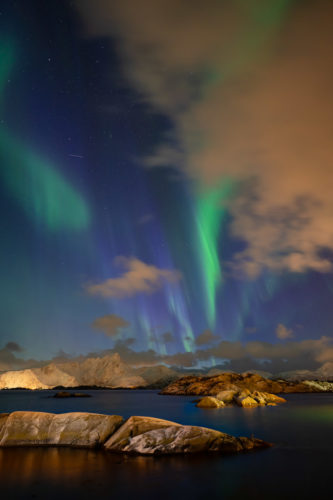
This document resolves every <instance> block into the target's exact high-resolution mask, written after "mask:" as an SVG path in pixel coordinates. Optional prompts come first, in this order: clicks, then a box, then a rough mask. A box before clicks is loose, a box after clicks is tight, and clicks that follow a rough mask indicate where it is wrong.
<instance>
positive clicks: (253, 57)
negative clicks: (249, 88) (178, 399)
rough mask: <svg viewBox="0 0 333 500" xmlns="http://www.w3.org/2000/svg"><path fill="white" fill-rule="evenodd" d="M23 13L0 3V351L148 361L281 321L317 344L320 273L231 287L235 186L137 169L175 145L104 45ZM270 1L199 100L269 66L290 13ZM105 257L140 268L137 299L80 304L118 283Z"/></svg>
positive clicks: (117, 56) (282, 0) (56, 21)
mask: <svg viewBox="0 0 333 500" xmlns="http://www.w3.org/2000/svg"><path fill="white" fill-rule="evenodd" d="M29 3H30V5H29V6H27V2H23V0H22V1H21V0H20V1H18V2H17V3H16V4H15V3H14V2H8V5H7V6H6V8H4V9H3V15H2V18H3V22H4V23H5V24H4V25H5V26H6V30H5V33H4V35H3V38H2V40H0V114H1V116H0V162H1V164H0V168H1V170H0V180H1V198H0V210H1V214H2V217H1V227H0V229H1V248H0V257H1V286H0V302H1V309H2V322H3V324H2V333H1V341H2V342H3V343H4V344H5V343H7V342H10V341H15V342H19V343H20V344H21V345H22V346H23V347H24V348H25V352H24V356H26V357H29V356H31V357H36V358H38V357H40V358H45V357H52V356H53V355H55V354H56V353H57V352H58V351H59V350H64V351H66V352H69V353H71V354H78V353H87V352H98V351H101V350H103V349H108V348H111V347H113V346H114V344H115V342H117V341H120V342H123V343H125V342H126V341H127V342H129V344H128V345H130V346H131V348H132V349H134V350H137V351H147V350H149V349H152V350H154V351H156V352H157V353H158V354H160V355H168V354H174V353H178V352H184V353H189V352H193V351H195V349H196V348H197V347H196V343H195V342H196V338H197V337H198V336H199V335H200V334H201V333H202V332H203V331H205V330H207V329H209V330H211V331H212V333H213V334H214V335H215V336H216V337H217V338H219V339H221V340H230V341H237V340H240V341H244V342H245V341H247V340H249V339H250V340H258V341H269V342H276V341H277V339H276V334H275V330H276V326H277V325H278V324H279V323H282V324H284V325H286V327H287V328H290V329H292V331H293V334H294V335H295V337H296V339H297V336H299V338H302V339H303V338H319V337H320V336H321V335H325V334H328V333H329V332H328V329H329V328H330V325H331V323H332V320H333V312H332V311H331V308H330V307H327V305H328V304H330V301H331V297H332V290H333V287H332V280H331V276H330V275H325V274H320V273H316V272H315V271H309V272H304V273H299V274H295V273H291V272H285V273H280V272H276V273H275V272H273V271H272V270H267V269H264V270H263V272H262V273H261V274H260V275H258V276H256V277H255V279H248V278H247V277H244V276H235V275H234V274H233V273H232V267H231V266H230V262H231V261H232V259H233V256H234V255H235V254H237V252H240V251H242V250H243V248H244V245H245V243H244V241H242V240H241V238H239V237H237V238H236V237H235V235H234V234H233V232H232V229H231V222H232V218H233V214H232V213H231V212H230V210H229V203H230V201H231V200H232V199H233V197H234V196H236V195H238V194H239V193H240V192H241V190H242V189H244V186H243V185H242V184H241V183H240V182H239V178H238V177H237V176H236V175H235V177H233V175H228V176H224V177H221V178H220V179H219V180H218V182H216V183H206V182H204V180H203V179H200V178H196V179H194V178H193V177H192V176H191V175H187V173H186V166H185V165H183V164H178V163H179V162H181V160H178V159H176V160H175V163H174V164H169V165H167V166H165V167H163V166H162V167H161V166H160V167H156V168H147V167H146V166H145V165H144V160H143V159H144V158H145V157H147V156H149V155H150V154H152V152H154V150H156V148H157V147H158V145H159V144H160V143H161V142H163V140H164V139H165V137H167V138H168V140H169V141H171V142H172V141H174V142H175V143H176V142H177V140H176V139H175V134H176V132H175V128H176V127H175V125H174V124H173V123H172V120H171V118H170V116H169V115H168V113H167V112H165V113H163V110H162V107H161V108H159V109H157V108H156V109H153V107H152V103H151V102H148V98H147V96H144V97H143V95H142V94H141V93H140V88H139V85H138V88H135V85H134V84H133V81H129V80H128V79H126V75H125V74H124V73H123V71H122V70H123V65H124V61H123V59H122V57H123V52H122V51H120V50H118V45H117V43H116V41H115V40H113V39H112V38H111V37H107V36H98V35H96V36H91V37H87V36H86V33H85V32H84V29H83V21H82V19H81V17H80V14H79V12H78V9H76V8H73V7H72V6H71V5H70V2H60V3H59V5H53V6H52V7H51V6H50V7H49V8H46V7H45V6H44V5H43V2H42V1H41V0H40V1H38V0H34V1H33V2H29ZM238 3H239V8H240V9H244V8H246V2H245V0H243V1H239V2H238ZM259 4H260V2H259ZM259 4H258V5H259ZM269 4H270V2H267V5H266V7H265V9H262V8H260V5H261V4H260V5H259V7H258V6H257V7H256V2H254V5H255V7H254V8H253V9H252V10H251V9H250V10H249V13H250V16H249V21H248V22H247V23H245V25H246V26H245V28H246V29H245V28H244V29H243V31H242V32H241V33H240V34H238V37H237V38H236V39H235V40H233V45H232V50H231V54H232V58H230V60H228V61H227V62H225V61H223V64H222V63H221V66H220V67H215V68H208V70H207V72H206V74H205V75H204V76H203V77H202V80H203V82H202V86H201V87H200V92H198V94H200V98H199V102H200V99H201V100H202V102H205V99H206V98H207V99H208V97H207V95H208V94H209V92H211V91H212V89H213V88H214V87H215V86H218V85H222V84H224V82H225V81H226V82H227V83H226V85H227V84H228V85H229V84H230V83H228V82H229V79H231V82H232V81H233V80H232V78H233V77H234V75H238V73H239V72H240V71H241V70H242V71H244V72H245V73H244V74H245V75H246V71H247V68H248V67H251V66H252V65H253V64H265V63H266V61H268V60H269V58H270V51H271V50H273V49H272V47H274V41H275V38H276V36H277V34H278V33H280V32H281V30H282V31H283V28H284V25H285V24H284V23H285V22H287V21H286V20H287V19H288V15H289V14H290V12H291V9H292V7H293V5H294V2H292V1H286V0H279V1H274V2H273V3H272V4H271V5H269ZM18 6H19V7H18ZM5 35H6V36H5ZM190 77H191V78H192V75H190ZM184 107H185V106H184ZM221 120H222V121H223V114H221ZM224 126H226V127H227V126H228V124H226V125H224ZM170 138H171V139H170ZM199 142H200V141H199ZM203 142H204V141H203ZM198 151H200V144H199V145H198ZM119 256H122V257H125V258H126V259H138V261H140V262H142V263H145V264H147V266H152V270H151V272H152V273H153V275H152V276H150V274H149V272H150V270H149V269H145V268H143V269H142V272H143V273H144V272H146V273H148V274H147V276H148V278H147V277H146V275H145V276H144V278H143V281H144V280H146V279H148V281H149V280H150V281H149V283H150V284H149V287H146V288H144V286H143V285H142V278H141V276H138V274H139V272H137V274H136V271H135V272H133V276H132V275H130V276H129V282H130V283H134V282H135V286H137V292H136V293H128V292H127V291H126V292H124V293H123V295H121V294H120V293H119V296H117V294H116V293H115V294H113V295H112V294H110V295H109V296H107V295H106V294H104V295H103V294H89V293H87V292H86V290H87V287H89V285H91V284H103V283H105V282H106V281H107V280H109V279H113V280H116V279H117V278H119V277H120V276H123V274H124V273H125V272H126V270H125V271H124V269H122V268H121V267H120V268H119V267H118V266H117V264H116V262H117V261H116V260H115V259H116V258H117V257H119ZM154 269H156V270H163V272H164V274H163V272H162V273H161V274H160V275H159V274H158V272H157V271H156V275H155V274H154V272H155V271H154ZM140 272H141V271H140ZM167 272H174V273H176V272H177V273H179V276H180V278H179V279H175V280H172V279H171V278H170V279H169V277H170V276H169V275H168V274H167ZM140 279H141V281H140ZM130 280H132V281H130ZM134 280H136V281H134ZM117 283H118V282H117ZM118 285H119V283H118V284H117V286H118ZM120 286H123V285H119V287H120ZM124 286H125V285H124ZM126 286H127V285H126ZM140 287H141V288H140ZM147 288H148V291H147ZM126 290H127V289H126ZM309 302H310V303H311V308H309V307H308V305H307V304H309ZM112 314H116V315H118V316H120V317H121V318H123V319H124V322H125V323H126V324H127V323H128V325H129V326H126V327H124V328H122V329H120V330H119V332H118V333H117V335H115V336H113V337H112V335H103V333H100V332H96V331H94V329H93V328H92V326H91V325H92V323H93V322H94V321H95V320H96V319H97V318H99V317H102V316H105V315H112ZM125 323H124V324H125ZM167 332H169V333H170V338H169V337H168V336H166V335H165V334H166V333H167ZM131 339H133V340H131ZM0 347H1V346H0ZM211 362H212V364H214V363H215V361H214V359H212V360H211Z"/></svg>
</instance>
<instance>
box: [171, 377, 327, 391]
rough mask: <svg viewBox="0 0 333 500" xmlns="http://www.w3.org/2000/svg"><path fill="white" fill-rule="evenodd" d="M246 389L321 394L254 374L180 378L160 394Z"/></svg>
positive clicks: (299, 384) (308, 387)
mask: <svg viewBox="0 0 333 500" xmlns="http://www.w3.org/2000/svg"><path fill="white" fill-rule="evenodd" d="M242 389H247V390H248V391H249V392H250V393H252V392H254V391H259V392H268V393H271V394H272V393H273V394H278V393H292V392H322V389H321V388H319V387H318V386H314V385H310V384H305V383H304V382H291V381H286V380H270V379H266V378H264V377H261V376H260V375H258V374H256V373H244V374H238V373H223V374H220V375H215V376H213V377H198V376H187V377H182V378H180V379H178V380H176V381H174V382H172V383H171V384H170V385H168V386H167V387H166V388H165V389H163V390H162V392H161V394H181V395H196V396H216V395H217V394H219V393H220V392H224V391H240V390H242Z"/></svg>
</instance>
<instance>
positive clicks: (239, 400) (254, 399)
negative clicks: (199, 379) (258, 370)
mask: <svg viewBox="0 0 333 500" xmlns="http://www.w3.org/2000/svg"><path fill="white" fill-rule="evenodd" d="M285 402H286V400H285V399H284V398H281V397H279V396H276V395H275V394H270V393H268V392H259V391H254V392H252V393H251V392H250V391H249V390H248V389H240V390H238V391H236V390H227V391H222V392H219V393H218V394H217V395H216V397H213V396H205V397H203V398H202V399H201V400H200V401H199V402H198V403H197V405H196V406H197V407H198V408H222V407H224V406H226V405H232V404H237V405H238V406H242V407H244V408H253V407H255V406H267V405H269V406H275V405H277V404H278V403H285Z"/></svg>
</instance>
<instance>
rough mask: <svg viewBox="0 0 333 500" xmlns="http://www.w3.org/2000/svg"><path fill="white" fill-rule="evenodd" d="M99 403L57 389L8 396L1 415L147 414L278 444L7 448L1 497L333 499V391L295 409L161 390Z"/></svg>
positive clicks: (2, 455)
mask: <svg viewBox="0 0 333 500" xmlns="http://www.w3.org/2000/svg"><path fill="white" fill-rule="evenodd" d="M88 392H89V394H92V396H93V397H92V398H89V399H88V398H87V399H86V398H83V399H68V400H67V399H57V400H56V399H52V398H50V397H49V396H50V395H52V394H53V391H50V392H49V391H40V392H39V391H35V392H29V391H0V411H1V412H11V411H14V410H33V411H50V412H54V413H63V412H69V411H89V412H95V413H107V414H119V415H123V416H124V417H129V416H130V415H147V416H153V417H160V418H165V419H168V420H174V421H176V422H179V423H182V424H192V425H201V426H205V427H211V428H213V429H218V430H221V431H224V432H228V433H230V434H234V435H236V436H241V435H244V436H250V435H251V434H254V435H255V436H256V437H260V438H262V439H265V440H267V441H270V442H273V443H274V444H275V446H274V447H273V448H271V449H269V450H263V451H260V452H254V453H247V454H240V455H236V456H225V457H223V456H207V455H205V456H203V455H202V456H192V457H186V456H181V457H159V458H153V457H125V456H118V455H112V454H110V453H105V452H103V451H92V450H71V449H66V448H62V449H57V448H49V449H47V448H30V449H28V448H26V449H22V448H21V449H18V448H17V449H3V450H0V492H1V498H4V499H15V498H22V499H23V498H41V499H42V498H45V499H53V498H61V499H67V498H68V499H69V498H71V499H74V500H75V499H76V498H91V497H92V496H94V495H95V496H96V498H97V497H99V498H114V499H118V498H121V497H122V498H129V499H130V498H133V499H134V498H135V499H141V498H145V499H164V498H170V499H178V498H179V499H187V498H188V499H190V498H191V499H201V498H202V499H203V498H207V499H208V498H214V499H215V498H216V499H217V498H218V499H222V500H223V499H247V498H253V499H278V498H290V499H291V498H294V499H304V498H313V499H326V498H332V492H333V472H332V463H333V394H292V395H288V396H286V398H287V399H288V402H287V404H285V405H281V406H277V407H263V408H251V409H243V408H238V407H230V408H223V409H214V410H204V409H200V408H196V407H195V404H194V403H193V399H194V398H193V397H186V396H159V395H158V394H157V392H156V391H107V390H105V391H104V390H103V391H88Z"/></svg>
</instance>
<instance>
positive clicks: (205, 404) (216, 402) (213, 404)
mask: <svg viewBox="0 0 333 500" xmlns="http://www.w3.org/2000/svg"><path fill="white" fill-rule="evenodd" d="M196 406H197V407H198V408H222V406H225V405H224V402H223V401H221V400H220V399H218V398H214V397H213V396H205V397H204V398H202V399H200V401H199V402H198V403H197V405H196Z"/></svg>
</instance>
